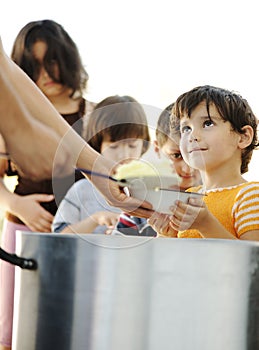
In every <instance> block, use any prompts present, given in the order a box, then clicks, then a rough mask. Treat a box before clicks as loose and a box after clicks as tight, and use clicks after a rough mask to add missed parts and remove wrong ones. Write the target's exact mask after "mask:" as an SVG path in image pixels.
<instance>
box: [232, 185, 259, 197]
mask: <svg viewBox="0 0 259 350" xmlns="http://www.w3.org/2000/svg"><path fill="white" fill-rule="evenodd" d="M244 195H247V196H257V197H259V182H258V181H248V182H245V183H244V184H242V185H241V186H240V190H239V192H238V194H237V198H238V197H240V196H242V197H243V196H244Z"/></svg>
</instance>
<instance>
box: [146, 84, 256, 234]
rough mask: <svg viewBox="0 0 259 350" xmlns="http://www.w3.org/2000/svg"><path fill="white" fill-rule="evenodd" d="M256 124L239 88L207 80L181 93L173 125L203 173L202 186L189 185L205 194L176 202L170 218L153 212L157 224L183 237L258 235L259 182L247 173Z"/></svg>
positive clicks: (187, 153)
mask: <svg viewBox="0 0 259 350" xmlns="http://www.w3.org/2000/svg"><path fill="white" fill-rule="evenodd" d="M257 124H258V121H257V119H256V117H255V115H254V113H253V112H252V110H251V108H250V106H249V104H248V103H247V101H246V100H245V99H243V98H242V97H241V96H240V95H238V94H237V93H234V92H231V91H228V90H225V89H222V88H217V87H213V86H209V85H205V86H199V87H196V88H194V89H192V90H190V91H188V92H186V93H184V94H182V95H181V96H179V97H178V99H177V101H176V103H175V106H174V108H173V111H172V115H171V128H172V129H175V128H176V129H178V128H179V127H180V133H181V138H180V150H181V153H182V155H183V158H184V160H185V161H186V162H187V164H189V166H191V167H193V168H195V169H198V170H199V171H200V173H201V176H202V180H203V186H198V187H195V188H191V189H189V190H190V191H194V192H202V193H204V194H205V196H204V197H203V200H202V201H198V200H197V199H191V200H190V202H189V203H188V204H185V203H183V202H181V201H176V202H175V203H172V215H171V216H170V217H169V218H168V217H165V216H163V215H162V214H158V213H156V214H154V215H152V217H151V218H150V219H149V223H150V224H151V225H152V226H153V228H154V229H155V230H157V231H158V232H160V233H163V232H164V231H175V232H177V236H178V237H184V238H222V239H243V240H259V182H256V181H255V182H247V181H246V180H245V179H244V178H243V176H242V175H243V174H244V173H245V172H247V170H248V164H249V162H250V160H251V156H252V152H253V150H254V149H255V148H256V147H257V146H258V139H257ZM165 219H166V220H167V222H168V224H167V225H165ZM168 227H170V230H168ZM171 236H172V234H171Z"/></svg>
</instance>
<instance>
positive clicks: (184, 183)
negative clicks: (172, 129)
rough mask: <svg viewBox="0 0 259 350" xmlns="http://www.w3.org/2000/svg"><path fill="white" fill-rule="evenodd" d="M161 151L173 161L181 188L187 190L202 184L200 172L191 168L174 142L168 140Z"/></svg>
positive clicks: (174, 170)
mask: <svg viewBox="0 0 259 350" xmlns="http://www.w3.org/2000/svg"><path fill="white" fill-rule="evenodd" d="M159 149H160V151H161V152H162V153H163V154H164V155H165V156H166V157H167V158H169V159H170V160H171V162H172V168H173V170H172V171H173V172H176V173H177V175H178V176H179V177H180V179H181V182H180V187H181V189H183V190H186V189H187V188H189V187H192V186H197V185H199V184H200V183H201V177H200V173H199V171H198V170H195V169H192V168H190V167H189V166H188V165H187V164H186V163H185V161H184V160H183V157H182V155H181V152H180V149H179V146H178V145H177V144H176V143H175V142H174V141H173V140H172V139H167V141H166V142H165V143H164V144H163V146H162V147H160V148H159Z"/></svg>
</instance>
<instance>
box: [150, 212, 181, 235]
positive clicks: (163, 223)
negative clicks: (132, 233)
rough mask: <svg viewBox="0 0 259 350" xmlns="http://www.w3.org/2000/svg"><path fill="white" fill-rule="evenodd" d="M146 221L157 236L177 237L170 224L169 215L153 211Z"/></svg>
mask: <svg viewBox="0 0 259 350" xmlns="http://www.w3.org/2000/svg"><path fill="white" fill-rule="evenodd" d="M147 222H148V224H149V225H150V226H151V227H152V228H153V229H154V230H155V231H156V232H157V233H158V234H159V236H166V237H177V231H175V230H174V229H173V228H172V227H171V225H170V216H169V215H167V214H161V213H157V212H155V213H154V214H153V215H152V216H151V217H150V218H149V219H148V220H147Z"/></svg>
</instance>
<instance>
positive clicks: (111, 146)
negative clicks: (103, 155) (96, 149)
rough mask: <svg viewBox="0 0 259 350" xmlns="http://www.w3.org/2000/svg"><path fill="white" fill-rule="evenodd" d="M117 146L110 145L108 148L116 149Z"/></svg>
mask: <svg viewBox="0 0 259 350" xmlns="http://www.w3.org/2000/svg"><path fill="white" fill-rule="evenodd" d="M118 147H119V146H118V145H116V144H115V143H114V144H113V145H110V146H109V148H111V149H117V148H118Z"/></svg>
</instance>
